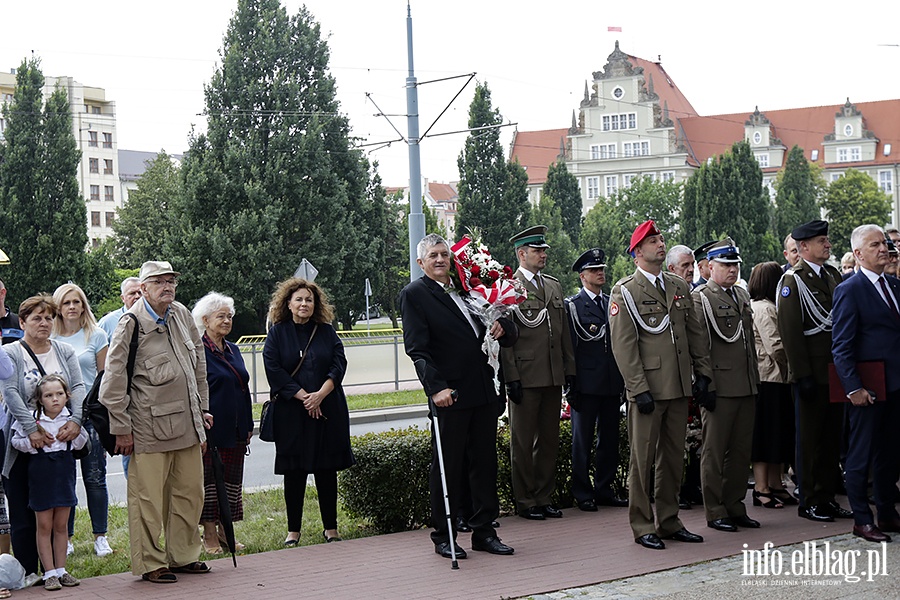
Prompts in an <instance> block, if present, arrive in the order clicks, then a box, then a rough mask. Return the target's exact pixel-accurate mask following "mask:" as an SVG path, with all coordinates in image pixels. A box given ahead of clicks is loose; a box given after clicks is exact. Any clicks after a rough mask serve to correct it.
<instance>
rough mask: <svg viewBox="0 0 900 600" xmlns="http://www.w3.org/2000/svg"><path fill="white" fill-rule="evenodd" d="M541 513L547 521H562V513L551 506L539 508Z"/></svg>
mask: <svg viewBox="0 0 900 600" xmlns="http://www.w3.org/2000/svg"><path fill="white" fill-rule="evenodd" d="M541 512H542V513H543V514H544V516H545V517H547V518H548V519H562V516H563V514H562V511H561V510H559V509H558V508H556V507H555V506H553V505H552V504H548V505H546V506H542V507H541Z"/></svg>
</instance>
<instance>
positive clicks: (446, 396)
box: [400, 234, 518, 558]
mask: <svg viewBox="0 0 900 600" xmlns="http://www.w3.org/2000/svg"><path fill="white" fill-rule="evenodd" d="M417 254H418V259H417V261H416V262H418V263H419V266H421V267H422V270H423V271H424V272H425V275H424V276H423V277H421V278H420V279H417V280H416V281H413V282H412V283H410V284H409V285H407V286H406V287H405V288H403V291H401V292H400V313H401V315H402V317H403V343H404V345H405V346H406V353H407V354H408V355H409V357H410V358H411V359H412V361H413V364H414V365H415V367H416V372H417V373H418V375H419V380H420V381H421V382H422V387H423V388H424V389H425V394H426V395H427V396H428V398H429V399H430V400H431V402H433V403H434V405H435V406H437V412H438V415H439V417H438V426H439V427H440V434H441V442H442V445H441V447H442V450H443V458H444V474H445V478H446V482H447V492H448V494H447V495H448V497H449V500H450V514H451V515H456V514H457V513H458V509H459V503H460V487H461V482H462V481H463V478H464V477H465V478H467V479H468V480H469V487H470V490H471V498H472V515H471V516H470V517H469V526H470V527H471V528H472V549H473V550H483V551H486V552H490V553H491V554H502V555H508V554H512V553H513V549H512V548H510V547H509V546H507V545H506V544H504V543H502V542H501V541H500V539H499V538H498V537H497V532H496V530H495V529H494V528H493V527H492V526H491V522H492V521H493V520H494V519H496V518H497V515H498V514H499V512H500V506H499V502H498V500H497V416H498V414H500V413H501V412H503V404H502V403H503V400H502V397H501V396H500V394H498V392H497V391H496V390H497V389H502V381H499V380H498V381H497V382H495V373H494V370H493V369H492V368H491V366H490V365H489V364H488V358H487V355H485V353H484V352H483V351H482V350H481V344H482V340H483V339H484V336H485V331H486V327H485V326H484V325H483V324H482V323H481V321H480V320H479V319H477V318H475V317H473V316H472V315H471V314H470V313H469V311H468V310H467V309H466V305H465V300H464V298H463V296H462V294H461V293H460V291H458V290H456V289H454V286H453V283H452V281H451V280H450V269H452V268H453V260H452V256H451V254H450V246H449V245H448V244H447V242H446V241H445V240H444V239H443V238H442V237H440V236H438V235H434V234H431V235H428V236H425V238H423V239H422V241H421V242H419V245H418V247H417ZM463 293H464V292H463ZM490 334H491V336H493V337H494V338H495V339H496V340H498V341H499V342H500V344H501V345H510V344H512V343H515V341H516V339H517V338H518V330H517V328H516V326H515V324H514V323H513V322H512V321H510V320H508V319H499V320H498V321H495V322H494V323H493V324H492V325H491V327H490ZM431 445H432V460H431V472H430V476H429V488H430V492H431V520H432V525H433V526H434V531H433V532H432V533H431V540H432V542H434V551H435V552H436V553H437V554H440V555H441V556H445V557H448V558H449V557H450V556H451V549H450V538H449V536H450V535H453V538H454V540H455V539H456V531H455V528H454V531H453V532H452V533H451V532H450V531H448V530H447V515H446V512H445V507H444V494H443V488H442V485H441V473H440V465H439V464H438V457H437V441H436V439H435V436H434V433H432V437H431ZM464 465H468V472H463V470H464ZM456 557H457V558H465V557H466V553H465V551H464V550H462V549H461V548H457V551H456Z"/></svg>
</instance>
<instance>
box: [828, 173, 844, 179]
mask: <svg viewBox="0 0 900 600" xmlns="http://www.w3.org/2000/svg"><path fill="white" fill-rule="evenodd" d="M843 176H844V174H843V173H831V174H830V177H829V181H837V180H838V179H840V178H841V177H843Z"/></svg>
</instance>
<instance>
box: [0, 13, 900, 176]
mask: <svg viewBox="0 0 900 600" xmlns="http://www.w3.org/2000/svg"><path fill="white" fill-rule="evenodd" d="M283 4H284V5H285V6H286V7H287V9H288V12H289V13H290V14H293V13H295V12H296V10H297V8H298V7H299V6H300V4H301V2H299V0H284V1H283ZM305 4H306V6H307V7H308V8H309V10H310V11H311V12H312V14H313V15H314V16H315V18H316V19H317V20H318V21H319V23H320V24H321V26H322V31H323V32H324V33H326V34H327V35H328V36H329V45H330V48H331V70H332V73H333V75H334V76H335V78H336V80H337V84H338V96H339V99H340V101H341V109H342V111H344V112H345V113H347V114H348V115H349V117H350V123H351V126H352V127H353V133H354V134H355V135H357V136H360V137H363V138H366V140H367V141H369V142H378V141H388V140H392V139H396V138H397V137H398V136H397V135H396V133H395V132H394V131H393V129H392V128H391V126H390V124H389V123H388V122H387V121H386V120H385V119H384V118H376V117H373V116H372V115H373V114H374V113H375V112H377V109H376V108H375V106H373V104H372V103H371V102H369V101H367V100H366V92H369V93H371V94H372V97H373V98H374V99H375V102H377V103H378V105H379V106H380V107H381V109H382V110H384V112H386V113H393V114H398V115H402V114H404V113H405V112H406V99H405V91H404V83H405V78H406V75H407V54H406V0H308V1H307V2H306V3H305ZM411 4H412V16H413V28H414V32H413V36H414V40H413V41H414V51H415V70H416V77H417V78H418V80H419V81H420V82H422V81H426V80H431V79H438V78H442V77H448V76H453V75H461V74H464V73H470V72H476V73H477V79H478V80H479V81H486V82H487V83H488V84H489V86H490V88H491V91H492V100H493V105H494V107H495V108H499V109H500V112H501V113H502V115H503V116H504V118H505V119H506V120H508V121H512V122H514V123H517V124H518V129H519V130H521V131H529V130H538V129H554V128H563V127H568V126H569V124H570V122H571V116H572V111H573V110H575V109H577V107H578V103H579V101H580V100H581V98H582V95H583V91H584V84H585V81H586V80H590V79H591V74H592V72H593V71H599V70H600V69H602V68H603V66H604V65H605V64H606V57H607V56H608V55H609V53H610V52H612V49H613V45H614V42H615V40H616V39H618V40H620V44H621V47H622V50H623V51H625V52H627V53H629V54H632V55H636V56H640V57H642V58H645V59H648V60H653V59H656V57H657V56H658V55H661V57H662V64H663V66H664V67H665V69H666V71H667V72H668V73H669V75H670V76H671V77H672V79H673V80H674V81H675V83H676V84H677V85H678V86H679V87H680V88H681V90H682V92H683V93H684V94H685V96H687V98H688V100H690V101H691V103H692V104H693V105H694V108H695V109H696V110H697V111H698V112H699V113H700V114H701V115H709V114H721V113H732V112H746V113H748V114H749V113H751V112H752V111H753V109H754V107H755V106H757V105H758V106H759V108H760V110H761V111H763V112H765V111H766V110H767V109H768V110H774V109H781V108H796V107H803V106H819V105H828V104H841V103H843V102H844V100H845V99H846V98H847V96H849V97H850V100H851V101H852V102H863V101H871V100H887V99H895V98H900V76H898V73H900V46H898V44H900V33H898V29H897V23H898V22H900V3H898V2H892V1H887V2H885V1H878V2H876V1H875V0H858V1H856V2H854V3H852V4H850V5H846V6H843V7H841V8H838V7H833V8H830V7H829V6H828V4H827V3H820V2H803V1H799V0H788V1H784V0H782V1H780V2H770V1H767V0H759V1H757V2H755V3H726V2H721V1H720V0H716V1H712V0H695V1H694V2H692V3H684V2H672V1H669V2H663V1H661V0H644V1H643V2H640V3H635V2H630V3H617V4H616V5H611V4H612V3H609V2H601V1H597V0H593V1H591V0H577V1H576V0H556V1H554V2H541V3H528V2H510V1H507V0H454V1H450V2H438V1H435V0H411ZM236 6H237V2H236V1H234V0H179V1H175V0H152V1H149V2H133V1H130V0H126V1H119V2H106V3H102V4H96V3H94V4H91V3H87V4H85V3H83V2H72V1H71V0H45V1H44V2H40V3H35V4H31V3H30V2H6V3H4V6H3V8H2V10H0V68H2V69H4V70H7V71H8V69H10V68H14V67H17V66H18V65H19V63H20V62H21V60H22V58H24V57H26V56H28V55H30V53H31V52H32V51H34V52H35V53H36V54H37V55H38V56H39V57H40V58H41V60H42V68H43V71H44V74H45V75H47V76H61V75H68V76H72V77H74V78H75V79H76V80H77V81H79V82H80V83H83V84H85V85H89V86H96V87H102V88H105V89H106V93H107V99H111V100H114V101H115V102H116V112H117V117H118V128H119V131H118V142H119V147H120V148H122V149H128V150H146V151H157V150H159V149H165V150H166V151H167V152H170V153H179V152H183V151H184V150H185V149H186V148H187V137H188V134H189V132H190V129H191V126H192V125H196V126H197V128H198V129H201V130H202V129H203V128H204V127H205V121H204V118H203V117H202V116H201V114H200V113H201V112H202V111H203V85H204V83H206V82H207V81H209V78H210V76H211V75H212V73H213V70H214V68H215V66H216V64H217V59H218V51H219V49H220V47H221V43H222V36H223V34H224V32H225V29H226V26H227V24H228V21H229V19H230V17H231V14H232V12H233V11H234V9H235V7H236ZM609 26H619V27H622V33H608V32H607V27H609ZM464 81H465V80H464V79H458V80H454V81H450V82H444V83H434V84H430V85H423V86H420V88H419V109H420V110H419V112H420V115H421V122H420V130H421V131H422V132H424V131H425V129H426V128H427V127H428V126H429V125H430V124H431V122H432V121H433V120H434V119H435V118H436V117H437V115H438V114H439V113H440V111H441V110H442V109H443V108H444V106H445V105H446V104H447V103H448V102H449V101H450V99H451V98H452V97H453V95H454V94H456V92H457V91H458V90H459V87H460V86H461V85H462V83H463V82H464ZM657 83H658V82H657ZM473 91H474V82H473V83H471V84H469V86H468V87H467V88H466V89H465V90H464V91H463V93H462V94H461V95H460V97H459V98H458V99H457V100H456V102H455V103H454V104H453V105H452V106H451V108H450V109H449V110H448V112H447V114H446V115H445V116H444V117H442V118H441V120H440V121H438V123H437V125H435V127H434V128H433V130H432V133H439V132H447V131H455V130H460V129H464V128H465V127H466V121H467V117H468V106H469V103H470V102H471V99H472V95H473ZM898 118H900V115H898ZM392 120H393V122H394V124H395V125H396V126H397V128H398V129H399V130H400V131H401V132H402V133H403V135H404V136H405V135H406V133H407V124H406V119H405V118H404V117H402V116H401V117H393V118H392ZM511 131H512V128H509V129H506V130H504V134H503V136H502V138H501V139H502V140H503V143H504V144H505V145H506V146H507V147H508V144H509V141H510V137H511ZM464 139H465V136H464V135H463V134H459V135H453V136H445V137H435V138H433V139H425V140H424V141H423V142H422V146H421V155H422V174H423V176H425V177H428V178H429V179H431V180H432V181H444V182H449V181H454V180H456V179H458V177H459V175H458V170H457V166H456V159H457V156H458V155H459V152H460V150H461V149H462V146H463V142H464ZM369 156H370V159H373V160H378V161H379V163H380V168H379V172H380V173H381V174H382V178H383V180H384V183H385V185H389V186H402V185H407V182H408V177H409V170H408V155H407V149H406V146H405V144H403V143H395V144H393V145H392V146H391V147H390V148H385V149H381V150H377V151H375V152H373V153H372V154H370V155H369Z"/></svg>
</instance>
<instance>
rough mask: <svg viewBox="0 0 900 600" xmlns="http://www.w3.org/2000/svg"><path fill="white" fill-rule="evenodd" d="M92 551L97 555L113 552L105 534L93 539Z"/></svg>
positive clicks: (107, 554)
mask: <svg viewBox="0 0 900 600" xmlns="http://www.w3.org/2000/svg"><path fill="white" fill-rule="evenodd" d="M94 552H96V553H97V556H109V555H110V554H112V553H113V549H112V548H110V546H109V542H108V541H107V540H106V536H105V535H101V536H99V537H98V538H97V539H96V540H94Z"/></svg>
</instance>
